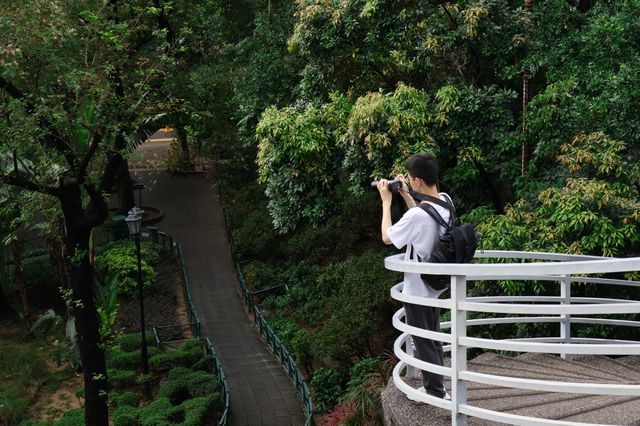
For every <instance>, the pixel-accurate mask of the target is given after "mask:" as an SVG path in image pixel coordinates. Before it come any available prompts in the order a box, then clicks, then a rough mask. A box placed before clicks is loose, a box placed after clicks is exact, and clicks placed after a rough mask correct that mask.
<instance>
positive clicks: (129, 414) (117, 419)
mask: <svg viewBox="0 0 640 426" xmlns="http://www.w3.org/2000/svg"><path fill="white" fill-rule="evenodd" d="M111 418H112V420H113V424H114V426H137V425H138V420H139V419H140V411H139V410H138V409H137V408H135V407H133V406H130V405H122V406H120V407H118V408H116V409H115V410H114V411H113V414H112V415H111Z"/></svg>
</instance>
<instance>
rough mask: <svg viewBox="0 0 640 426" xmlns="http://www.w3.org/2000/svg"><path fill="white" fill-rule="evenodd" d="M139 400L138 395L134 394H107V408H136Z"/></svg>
mask: <svg viewBox="0 0 640 426" xmlns="http://www.w3.org/2000/svg"><path fill="white" fill-rule="evenodd" d="M140 399H141V398H140V395H138V394H137V393H134V392H124V393H120V392H109V406H110V407H112V408H118V407H137V406H138V404H140Z"/></svg>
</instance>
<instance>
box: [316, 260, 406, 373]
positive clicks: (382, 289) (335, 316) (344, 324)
mask: <svg viewBox="0 0 640 426" xmlns="http://www.w3.org/2000/svg"><path fill="white" fill-rule="evenodd" d="M384 255H385V253H384V252H380V251H374V250H370V251H367V252H365V253H364V254H363V255H361V256H358V257H355V256H354V257H350V258H349V259H347V260H345V261H344V262H340V263H338V264H336V265H334V266H333V267H331V268H327V270H326V271H325V272H324V273H323V274H322V276H321V277H320V278H319V279H318V282H320V283H323V285H324V286H326V287H327V288H331V289H336V290H334V293H335V294H334V295H332V296H331V297H330V298H329V299H328V300H327V301H326V306H325V307H324V310H323V312H324V315H325V316H326V317H327V318H328V319H327V320H326V321H325V322H324V323H323V325H322V328H321V329H320V330H319V331H318V333H317V338H316V339H314V342H313V347H312V350H313V352H314V353H316V354H317V355H321V356H322V355H325V356H330V357H332V358H333V359H335V360H343V361H344V360H348V359H350V358H353V357H354V356H357V357H360V358H365V357H369V356H371V355H373V354H377V353H380V351H381V350H382V349H385V348H386V347H389V345H390V342H387V341H386V340H387V338H388V339H389V340H390V339H391V337H392V332H391V330H390V328H389V320H390V318H391V315H392V314H393V311H394V310H395V309H396V306H397V304H396V303H395V302H393V301H392V300H391V299H390V298H389V288H391V287H392V286H393V285H394V284H396V283H397V282H398V281H399V280H400V276H399V274H397V273H395V272H392V271H389V270H387V269H385V267H384ZM381 333H387V334H388V336H387V335H385V334H381ZM373 336H376V339H375V341H374V339H373Z"/></svg>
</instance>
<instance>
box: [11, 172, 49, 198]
mask: <svg viewBox="0 0 640 426" xmlns="http://www.w3.org/2000/svg"><path fill="white" fill-rule="evenodd" d="M0 182H4V183H6V184H7V185H12V186H17V187H20V188H23V189H26V190H28V191H31V192H39V193H41V194H46V195H52V196H54V197H58V196H59V195H60V190H59V189H58V188H54V187H51V186H46V185H41V184H39V183H36V182H33V181H30V180H28V179H26V178H24V177H23V176H20V175H15V174H11V175H3V174H0Z"/></svg>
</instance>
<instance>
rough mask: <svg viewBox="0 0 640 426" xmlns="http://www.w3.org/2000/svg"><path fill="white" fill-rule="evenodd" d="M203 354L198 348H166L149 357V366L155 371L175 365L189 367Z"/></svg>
mask: <svg viewBox="0 0 640 426" xmlns="http://www.w3.org/2000/svg"><path fill="white" fill-rule="evenodd" d="M203 356H204V354H203V353H202V350H201V349H200V348H197V349H191V350H175V349H168V350H165V351H163V352H160V353H158V354H156V355H154V356H151V357H149V367H151V368H152V369H154V370H156V371H164V370H169V369H170V368H173V367H176V366H182V367H191V366H192V365H194V364H195V363H196V362H198V361H200V359H201V358H202V357H203Z"/></svg>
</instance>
